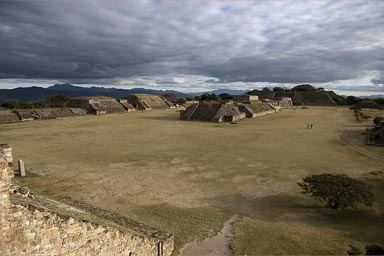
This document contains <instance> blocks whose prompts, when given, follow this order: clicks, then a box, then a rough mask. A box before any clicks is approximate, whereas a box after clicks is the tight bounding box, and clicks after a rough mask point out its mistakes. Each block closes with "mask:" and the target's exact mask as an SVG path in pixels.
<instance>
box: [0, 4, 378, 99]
mask: <svg viewBox="0 0 384 256" xmlns="http://www.w3.org/2000/svg"><path fill="white" fill-rule="evenodd" d="M61 82H70V83H73V84H78V85H82V86H89V85H102V86H110V87H125V88H132V87H145V88H154V89H175V90H180V91H184V92H191V91H205V90H209V89H217V88H228V89H252V88H261V87H264V86H266V85H267V86H287V87H291V86H293V85H296V84H300V83H311V84H314V85H316V86H321V87H325V88H326V89H332V90H336V91H338V92H341V93H344V94H354V95H372V94H379V93H382V94H384V85H383V84H384V1H380V0H377V1H375V0H370V1H357V0H351V1H342V0H341V1H315V0H313V1H299V0H296V1H288V0H284V1H234V2H232V1H199V0H191V1H176V0H172V1H159V0H156V1H137V2H135V1H123V0H120V1H114V0H112V1H105V0H100V1H99V0H89V1H88V0H80V1H77V0H66V1H64V0H63V1H60V0H41V1H34V0H29V1H0V88H14V87H18V86H31V85H34V86H43V87H46V86H49V85H52V84H54V83H61Z"/></svg>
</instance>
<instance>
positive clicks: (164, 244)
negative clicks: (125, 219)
mask: <svg viewBox="0 0 384 256" xmlns="http://www.w3.org/2000/svg"><path fill="white" fill-rule="evenodd" d="M0 174H1V179H0V213H1V219H0V220H1V236H0V255H151V256H152V255H153V256H155V255H170V254H171V253H172V251H173V236H172V235H164V234H163V233H161V232H160V231H153V233H151V235H148V234H141V233H140V232H138V230H137V229H136V230H131V229H129V227H125V226H122V225H119V224H118V223H111V222H110V221H109V220H98V221H97V218H95V219H94V222H92V221H86V220H85V219H87V218H90V217H89V216H91V213H82V210H80V209H74V208H73V207H71V206H69V205H64V204H62V203H61V204H60V207H61V208H62V209H65V210H68V211H70V210H71V209H72V210H73V211H74V212H76V213H77V214H80V215H79V216H80V217H79V216H77V217H73V216H69V215H64V214H63V213H62V212H61V213H58V212H55V211H58V210H57V209H59V208H60V207H56V208H55V211H53V210H52V211H50V210H47V208H45V207H43V205H42V202H43V201H40V202H39V203H38V202H37V201H38V200H37V199H36V198H35V196H33V195H32V196H31V194H29V195H22V196H21V195H20V196H19V200H16V203H14V202H13V200H12V199H11V198H10V195H9V191H10V188H11V182H12V178H13V160H12V151H11V148H10V147H9V146H8V145H6V144H0ZM15 191H16V190H15ZM47 200H48V199H47ZM35 201H36V202H35ZM20 202H23V203H20ZM34 202H35V203H34ZM49 202H50V204H51V207H52V204H57V203H56V202H54V201H53V200H51V199H49ZM52 202H54V203H52ZM82 215H83V217H84V218H83V217H81V216H82ZM86 215H87V216H86ZM152 229H153V228H152ZM153 230H154V229H153Z"/></svg>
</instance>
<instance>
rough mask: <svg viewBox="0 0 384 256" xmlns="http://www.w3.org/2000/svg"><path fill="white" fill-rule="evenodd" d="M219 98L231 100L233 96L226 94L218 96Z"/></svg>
mask: <svg viewBox="0 0 384 256" xmlns="http://www.w3.org/2000/svg"><path fill="white" fill-rule="evenodd" d="M219 97H220V99H222V100H232V99H233V96H232V95H230V94H228V93H222V94H219Z"/></svg>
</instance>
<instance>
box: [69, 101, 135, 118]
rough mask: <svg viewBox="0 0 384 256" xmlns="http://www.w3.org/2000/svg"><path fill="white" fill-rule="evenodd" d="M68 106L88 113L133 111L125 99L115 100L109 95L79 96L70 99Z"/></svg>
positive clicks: (101, 113) (102, 113) (100, 113)
mask: <svg viewBox="0 0 384 256" xmlns="http://www.w3.org/2000/svg"><path fill="white" fill-rule="evenodd" d="M67 106H68V107H73V108H82V109H86V110H87V112H88V113H89V114H95V115H104V114H119V113H126V112H130V111H134V110H135V109H134V107H133V106H132V105H130V104H129V103H128V102H127V100H124V99H123V100H116V99H114V98H111V97H104V96H98V97H80V98H76V99H70V100H69V102H68V104H67Z"/></svg>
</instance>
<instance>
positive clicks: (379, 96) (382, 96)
mask: <svg viewBox="0 0 384 256" xmlns="http://www.w3.org/2000/svg"><path fill="white" fill-rule="evenodd" d="M359 98H361V99H378V98H384V94H376V95H369V96H359Z"/></svg>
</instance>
